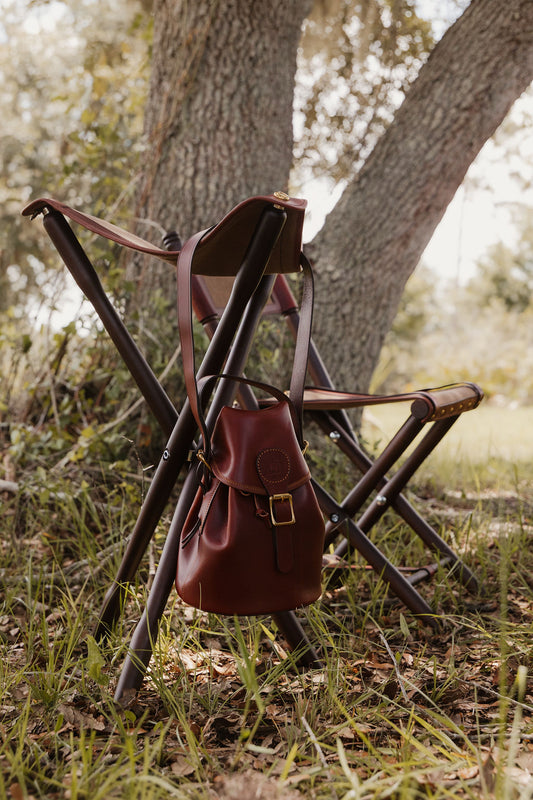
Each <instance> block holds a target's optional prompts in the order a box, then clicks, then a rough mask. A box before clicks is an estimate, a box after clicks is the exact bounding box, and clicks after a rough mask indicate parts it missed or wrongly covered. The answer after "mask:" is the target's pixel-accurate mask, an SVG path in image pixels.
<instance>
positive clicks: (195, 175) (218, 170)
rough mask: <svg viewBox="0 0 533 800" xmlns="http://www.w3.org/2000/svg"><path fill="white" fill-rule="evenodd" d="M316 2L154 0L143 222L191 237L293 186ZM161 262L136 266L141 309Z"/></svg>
mask: <svg viewBox="0 0 533 800" xmlns="http://www.w3.org/2000/svg"><path fill="white" fill-rule="evenodd" d="M311 4H312V3H311V0H292V1H291V2H290V3H287V2H286V1H285V0H268V2H265V3H251V2H249V0H195V2H189V0H156V2H155V7H154V12H155V30H154V45H153V61H152V77H151V85H150V96H149V101H148V104H147V109H146V119H145V129H146V136H147V140H148V143H149V147H148V152H147V160H146V165H145V170H144V178H143V187H142V190H141V195H140V199H139V208H138V213H137V216H138V217H140V218H141V220H144V221H145V222H146V221H147V222H148V225H150V224H151V222H152V221H153V222H155V223H157V224H158V225H160V226H162V228H163V229H165V230H169V229H173V228H175V229H177V230H178V231H179V233H180V235H181V237H182V239H185V238H187V237H188V236H190V235H191V234H192V233H194V232H196V231H197V230H200V229H202V228H206V227H208V226H209V225H211V224H213V223H214V222H217V221H218V220H219V219H220V218H221V217H222V216H223V215H224V214H225V213H226V212H228V211H229V210H230V209H231V208H232V207H233V206H234V205H236V204H237V203H238V202H240V201H241V200H243V199H245V198H246V197H249V196H251V195H254V194H265V193H270V192H273V191H276V190H283V191H286V190H287V183H288V176H289V172H290V168H291V163H292V149H293V131H292V105H293V95H294V77H295V72H296V54H297V49H298V44H299V41H300V36H301V27H302V23H303V20H304V19H305V17H306V15H307V14H308V12H309V10H310V6H311ZM139 232H141V233H146V232H147V230H146V228H144V230H143V226H142V223H141V226H140V228H139ZM157 269H159V268H154V265H153V261H152V262H149V266H148V267H146V266H144V265H143V266H141V262H140V261H139V262H137V263H136V264H135V265H134V267H133V269H130V272H129V277H130V278H133V279H134V280H136V281H137V283H138V284H139V286H138V292H137V296H138V298H140V305H141V307H142V305H144V298H145V292H148V293H149V292H150V291H153V287H154V284H155V285H157V284H158V282H159V281H161V282H162V283H163V285H164V284H165V278H164V277H160V278H158V275H157ZM154 270H155V271H154ZM164 271H165V267H163V268H162V270H160V273H161V272H164ZM166 271H167V273H168V269H167V270H166ZM147 275H149V281H148V280H146V281H145V280H144V277H145V276H147ZM145 284H149V285H147V286H146V285H145Z"/></svg>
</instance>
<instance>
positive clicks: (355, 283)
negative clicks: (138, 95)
mask: <svg viewBox="0 0 533 800" xmlns="http://www.w3.org/2000/svg"><path fill="white" fill-rule="evenodd" d="M311 5H312V2H311V0H292V2H291V3H287V2H285V0H269V2H267V3H250V2H249V1H248V0H212V1H211V2H209V0H196V2H195V3H190V2H187V0H156V3H155V23H156V29H155V41H154V53H153V77H152V84H151V93H150V100H149V103H148V106H147V112H146V130H147V134H148V137H149V140H150V154H151V155H150V158H149V160H148V161H147V164H146V172H145V181H144V185H143V189H142V194H141V198H140V203H139V215H140V216H141V217H144V218H148V219H152V220H157V221H158V222H159V223H161V225H163V226H164V227H165V228H167V229H168V228H169V227H174V226H176V225H177V226H178V229H179V230H180V232H181V233H182V234H183V235H185V236H188V235H189V234H190V233H192V232H193V231H195V230H197V229H199V228H201V227H205V226H206V225H208V224H210V223H212V222H213V221H216V220H217V219H218V218H219V217H220V216H222V215H223V214H224V213H225V212H226V211H227V210H228V209H229V208H230V207H231V206H232V205H234V204H235V203H236V202H238V201H239V200H241V199H243V198H244V197H246V196H248V195H251V194H255V193H264V192H270V191H273V190H275V189H285V188H286V186H287V182H288V176H289V170H290V166H291V160H292V104H293V89H294V76H295V70H296V54H297V47H298V42H299V36H300V29H301V25H302V22H303V20H304V19H305V16H306V14H307V13H308V12H309V10H310V6H311ZM532 78H533V3H532V2H531V0H507V2H506V3H501V0H472V3H471V5H470V6H469V8H468V9H467V11H466V12H465V13H464V14H463V16H462V17H461V18H460V19H459V20H458V21H457V22H456V23H455V24H454V25H453V26H452V27H451V28H450V30H449V31H448V32H447V34H446V35H445V36H444V38H443V39H442V40H441V42H440V43H439V44H438V45H437V47H436V48H435V50H434V52H433V53H432V54H431V56H430V58H429V60H428V62H427V63H426V65H425V66H424V67H423V68H422V70H421V72H420V74H419V77H418V78H417V80H416V81H415V82H414V83H413V85H412V88H411V91H410V92H409V94H408V96H407V97H406V99H405V101H404V103H403V105H402V107H401V108H400V110H399V111H398V113H397V115H396V117H395V120H394V122H393V124H392V125H391V127H390V128H389V130H388V131H387V133H386V134H385V135H384V136H383V137H382V139H381V140H380V141H379V142H378V144H377V146H376V148H375V150H374V152H373V153H372V155H371V156H370V158H369V159H368V161H367V163H366V164H365V166H364V168H363V169H362V171H361V172H360V173H359V175H358V176H357V178H356V180H355V181H353V182H352V183H351V184H350V185H349V186H348V187H347V189H346V190H345V192H344V194H343V196H342V198H341V200H340V201H339V203H338V204H337V206H336V207H335V209H334V210H333V211H332V213H331V214H330V215H329V216H328V218H327V220H326V223H325V226H324V228H323V229H322V231H321V232H320V233H319V234H318V236H317V237H316V238H315V241H314V242H312V243H311V246H310V252H311V255H312V257H313V259H314V261H315V267H316V273H317V311H316V316H315V320H316V325H315V330H316V335H317V339H318V341H319V345H320V347H321V350H322V353H323V354H324V355H325V357H326V360H327V361H328V364H329V366H330V367H331V370H332V373H333V375H334V377H335V378H336V379H337V380H338V382H339V383H341V384H343V385H345V386H346V387H352V388H358V389H359V390H365V389H366V388H367V387H368V384H369V381H370V378H371V375H372V371H373V369H374V367H375V365H376V362H377V359H378V356H379V352H380V349H381V345H382V343H383V339H384V336H385V334H386V333H387V331H388V330H389V328H390V325H391V323H392V320H393V318H394V314H395V312H396V310H397V306H398V303H399V300H400V297H401V294H402V291H403V288H404V285H405V282H406V280H407V278H408V277H409V275H410V274H411V273H412V271H413V270H414V268H415V266H416V264H417V262H418V260H419V258H420V255H421V253H422V251H423V250H424V248H425V246H426V244H427V243H428V241H429V239H430V238H431V235H432V233H433V231H434V230H435V227H436V226H437V224H438V222H439V220H440V219H441V217H442V215H443V213H444V211H445V209H446V207H447V205H448V203H449V202H450V200H451V199H452V197H453V195H454V193H455V191H456V190H457V188H458V187H459V185H460V183H461V181H462V179H463V177H464V175H465V173H466V170H467V169H468V166H469V165H470V163H471V162H472V160H473V159H474V158H475V156H476V154H477V153H478V152H479V150H480V149H481V147H482V145H483V144H484V142H485V141H486V140H487V139H488V138H489V137H490V136H491V135H492V133H493V132H494V131H495V129H496V128H497V127H498V125H499V124H500V122H501V121H502V120H503V118H504V117H505V115H506V114H507V112H508V110H509V108H510V107H511V105H512V103H513V101H514V100H515V99H516V98H517V97H518V96H519V95H520V94H521V93H522V92H523V91H524V89H525V88H526V87H527V86H528V84H529V83H530V81H531V80H532ZM143 274H146V273H143V271H140V272H139V270H137V273H136V279H137V280H139V281H140V282H141V283H142V275H143ZM139 276H140V277H139ZM154 280H155V278H154V274H153V273H150V286H153V284H154ZM141 295H142V291H141ZM346 332H348V335H346ZM436 380H438V375H436Z"/></svg>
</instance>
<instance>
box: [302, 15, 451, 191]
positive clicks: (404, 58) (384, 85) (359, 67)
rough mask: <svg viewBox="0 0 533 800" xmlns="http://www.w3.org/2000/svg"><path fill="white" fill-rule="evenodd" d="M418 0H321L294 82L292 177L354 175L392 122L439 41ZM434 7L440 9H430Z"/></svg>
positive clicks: (307, 25) (334, 178) (310, 23)
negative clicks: (294, 117)
mask: <svg viewBox="0 0 533 800" xmlns="http://www.w3.org/2000/svg"><path fill="white" fill-rule="evenodd" d="M419 5H420V4H419V3H417V2H415V1H414V0H402V1H401V2H396V1H395V2H390V0H357V2H354V0H334V2H316V3H315V4H314V7H313V11H312V13H311V15H310V16H309V18H308V20H307V21H306V23H305V28H304V35H303V39H302V48H301V59H300V71H299V82H298V86H297V91H296V96H297V106H296V107H297V110H298V117H297V119H298V123H299V124H298V127H297V131H298V141H297V146H296V169H295V179H296V180H297V181H298V176H299V175H300V174H303V175H304V176H305V175H307V174H309V172H311V173H312V174H313V175H314V176H319V177H322V176H328V178H329V179H331V181H332V183H334V184H336V183H338V182H339V181H343V180H346V179H349V178H350V177H352V176H353V175H354V174H355V173H356V172H357V171H358V170H359V168H360V167H361V165H362V163H363V162H364V160H365V158H366V157H367V156H368V154H369V153H370V151H371V150H372V148H373V146H374V144H375V142H376V140H377V139H378V138H379V136H380V135H381V134H382V133H383V131H384V130H385V129H386V127H387V126H388V125H389V124H390V122H391V120H392V117H393V114H394V112H395V110H396V109H397V108H398V106H399V105H400V103H401V102H402V100H403V97H404V94H405V91H406V89H407V87H408V86H409V84H410V83H411V81H412V80H413V79H414V77H415V76H416V74H417V73H418V70H419V69H420V67H421V65H422V63H423V61H424V60H425V59H426V57H427V55H428V53H429V51H430V49H431V47H432V46H433V44H434V36H433V31H432V25H431V22H430V21H429V19H428V18H427V16H426V15H427V8H426V9H423V10H421V9H420V8H419ZM432 11H435V9H433V10H432Z"/></svg>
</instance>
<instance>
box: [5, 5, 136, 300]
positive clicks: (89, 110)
mask: <svg viewBox="0 0 533 800" xmlns="http://www.w3.org/2000/svg"><path fill="white" fill-rule="evenodd" d="M41 6H42V7H41ZM2 11H3V14H2V22H1V23H0V41H2V47H1V48H0V77H1V81H0V101H1V104H2V109H3V122H2V131H1V132H0V202H1V204H2V210H3V213H2V223H3V224H2V230H1V232H0V310H1V309H4V310H5V309H6V308H7V307H8V306H10V305H13V304H17V303H18V304H21V305H24V304H27V303H28V302H29V300H30V298H31V297H32V295H33V296H34V297H35V296H36V297H41V296H42V292H43V288H44V287H45V285H46V284H47V282H49V281H50V275H51V274H52V272H53V271H54V270H56V269H57V256H55V255H53V254H52V253H51V251H50V248H49V247H47V244H46V238H45V237H43V234H42V230H41V229H39V228H38V227H37V226H32V225H30V224H29V223H28V220H27V219H22V218H21V216H20V211H21V209H22V207H23V206H24V205H25V203H27V202H28V201H29V200H30V199H34V198H36V197H39V196H43V195H44V196H46V195H52V196H58V197H61V199H62V200H64V201H66V202H71V203H73V204H74V205H76V204H78V205H80V204H81V205H82V206H84V207H86V208H90V209H91V210H92V211H93V212H94V213H102V212H103V211H104V210H105V209H109V208H111V207H112V208H113V214H114V216H115V218H116V219H120V215H121V208H122V207H123V206H124V205H127V204H128V200H129V199H130V198H131V194H132V190H133V187H134V185H135V180H136V177H135V176H136V173H137V170H138V167H139V160H140V156H141V154H142V148H143V142H142V109H143V105H144V100H145V95H146V87H147V79H148V55H149V42H150V36H151V27H150V26H151V22H150V17H149V15H146V14H144V13H143V9H142V6H141V5H140V3H138V2H121V3H116V2H110V0H97V1H96V2H89V3H88V2H85V0H77V2H74V3H73V2H69V3H64V2H59V0H58V2H54V3H51V4H35V3H29V2H28V0H26V2H15V0H12V1H11V2H6V3H4V4H3V7H2ZM67 32H68V34H67ZM130 215H131V210H130V208H128V216H130Z"/></svg>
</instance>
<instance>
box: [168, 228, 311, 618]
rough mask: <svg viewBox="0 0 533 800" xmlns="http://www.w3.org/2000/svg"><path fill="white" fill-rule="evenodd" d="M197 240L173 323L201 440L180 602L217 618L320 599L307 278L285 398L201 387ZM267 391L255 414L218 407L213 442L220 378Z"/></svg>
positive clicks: (188, 253)
mask: <svg viewBox="0 0 533 800" xmlns="http://www.w3.org/2000/svg"><path fill="white" fill-rule="evenodd" d="M200 240H201V234H200V235H197V236H196V237H193V239H192V240H189V242H187V243H186V244H185V246H184V248H183V250H182V252H181V254H180V258H179V261H178V298H179V300H178V319H179V327H180V337H181V341H182V355H183V362H184V372H185V382H186V386H187V394H188V397H189V401H190V404H191V410H192V412H193V414H194V416H195V418H196V421H197V423H198V426H199V429H200V432H201V434H202V446H201V449H199V450H198V451H197V452H196V456H197V459H198V466H197V467H193V468H197V469H198V470H199V486H198V489H197V492H196V496H195V498H194V501H193V504H192V506H191V509H190V511H189V514H188V516H187V519H186V521H185V524H184V527H183V530H182V532H181V539H180V547H179V553H178V561H177V574H176V588H177V590H178V593H179V595H180V597H181V598H182V599H183V600H185V602H186V603H188V604H190V605H192V606H195V607H196V608H200V609H202V610H205V611H213V612H216V613H220V614H262V613H270V612H276V611H285V610H290V609H295V608H298V607H299V606H304V605H307V604H309V603H311V602H313V601H314V600H316V599H317V598H318V597H319V596H320V593H321V567H322V554H323V546H324V519H323V516H322V513H321V511H320V508H319V505H318V502H317V500H316V497H315V494H314V491H313V488H312V485H311V476H310V473H309V469H308V467H307V464H306V461H305V458H304V452H305V449H306V443H305V442H304V440H303V436H302V428H301V419H302V398H303V384H304V379H305V369H306V363H307V350H308V346H309V337H310V330H311V315H312V275H311V271H310V267H309V264H308V263H307V261H306V260H305V259H304V258H303V257H302V259H303V261H302V264H303V268H304V275H305V283H304V293H303V296H304V299H303V301H302V322H301V324H300V332H299V336H298V341H297V344H296V349H295V357H294V367H293V377H292V380H291V390H290V395H291V398H290V399H289V397H287V396H285V395H284V394H283V392H281V391H279V390H278V389H277V388H275V387H273V386H270V385H268V384H261V383H257V382H255V381H250V380H246V379H244V378H238V377H234V376H230V375H221V376H208V377H204V378H202V379H201V380H199V381H197V380H196V377H195V370H194V351H193V343H192V311H191V305H190V274H191V269H192V267H191V264H192V259H193V256H194V251H195V248H196V245H197V244H198V241H200ZM219 378H221V379H225V380H232V381H238V382H239V383H241V384H247V385H249V386H253V387H257V388H259V389H262V390H263V391H267V392H268V393H269V394H270V395H271V396H273V398H274V400H273V401H272V402H270V403H269V404H268V405H266V406H265V407H262V408H261V407H257V408H252V409H243V408H236V407H232V406H224V407H223V408H222V410H221V411H220V413H219V415H218V418H217V420H216V422H215V425H214V427H213V431H212V434H211V435H209V434H208V431H207V427H206V422H205V417H204V412H203V405H204V395H206V394H207V390H209V389H210V388H211V387H212V385H213V383H214V382H215V381H216V380H217V379H219Z"/></svg>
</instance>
